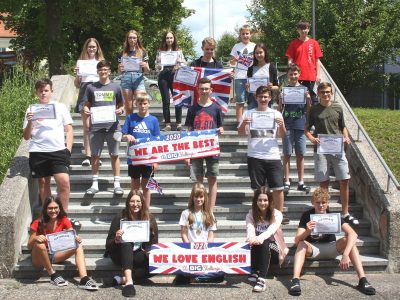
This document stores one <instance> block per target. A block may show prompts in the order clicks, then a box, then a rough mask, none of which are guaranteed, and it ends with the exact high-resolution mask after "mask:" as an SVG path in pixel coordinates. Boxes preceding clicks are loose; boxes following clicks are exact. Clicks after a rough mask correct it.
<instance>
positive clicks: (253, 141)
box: [238, 107, 282, 160]
mask: <svg viewBox="0 0 400 300" xmlns="http://www.w3.org/2000/svg"><path fill="white" fill-rule="evenodd" d="M256 111H257V108H254V109H251V110H246V111H245V112H244V114H243V116H242V119H241V120H240V124H239V126H240V125H241V124H242V122H243V119H245V118H249V117H251V113H252V112H256ZM266 111H267V112H273V113H274V114H275V119H276V118H277V117H281V118H282V114H281V113H280V112H279V111H277V110H275V109H272V108H269V107H268V109H267V110H266ZM275 125H276V126H275V129H271V130H267V129H252V130H250V128H249V126H246V133H247V135H248V148H247V156H249V157H254V158H258V159H264V160H280V159H281V155H280V153H279V146H278V140H277V138H276V131H277V129H278V127H279V125H278V124H276V123H275ZM239 126H238V127H239Z"/></svg>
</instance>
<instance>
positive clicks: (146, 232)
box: [120, 220, 150, 243]
mask: <svg viewBox="0 0 400 300" xmlns="http://www.w3.org/2000/svg"><path fill="white" fill-rule="evenodd" d="M120 229H121V230H123V231H124V233H123V234H122V242H123V243H134V242H148V241H149V239H150V223H149V221H124V220H121V222H120Z"/></svg>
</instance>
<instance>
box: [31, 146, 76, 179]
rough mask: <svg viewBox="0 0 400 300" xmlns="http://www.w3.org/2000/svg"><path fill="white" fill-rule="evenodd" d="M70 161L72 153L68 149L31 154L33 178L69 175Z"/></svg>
mask: <svg viewBox="0 0 400 300" xmlns="http://www.w3.org/2000/svg"><path fill="white" fill-rule="evenodd" d="M70 161H71V153H70V152H69V150H68V149H64V150H59V151H55V152H30V153H29V167H30V168H31V175H32V177H33V178H42V177H49V176H52V175H54V174H58V173H67V174H69V165H70Z"/></svg>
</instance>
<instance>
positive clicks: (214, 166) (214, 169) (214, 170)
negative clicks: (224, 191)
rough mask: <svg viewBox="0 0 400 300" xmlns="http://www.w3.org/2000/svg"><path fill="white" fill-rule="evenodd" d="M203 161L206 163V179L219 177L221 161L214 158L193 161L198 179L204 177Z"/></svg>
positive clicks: (194, 159)
mask: <svg viewBox="0 0 400 300" xmlns="http://www.w3.org/2000/svg"><path fill="white" fill-rule="evenodd" d="M203 160H205V161H206V167H207V172H206V177H217V176H218V175H219V159H217V158H214V157H212V156H208V157H202V158H193V159H191V162H192V169H193V172H194V174H195V175H196V177H204V166H203Z"/></svg>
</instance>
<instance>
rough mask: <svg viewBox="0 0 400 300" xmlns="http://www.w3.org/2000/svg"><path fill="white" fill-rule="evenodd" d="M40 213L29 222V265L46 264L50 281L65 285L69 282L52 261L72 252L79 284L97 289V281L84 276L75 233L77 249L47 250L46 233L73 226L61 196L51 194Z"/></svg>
mask: <svg viewBox="0 0 400 300" xmlns="http://www.w3.org/2000/svg"><path fill="white" fill-rule="evenodd" d="M41 215H42V216H41V217H40V218H38V219H36V220H34V221H33V222H32V224H31V227H30V236H29V241H28V248H29V250H31V251H32V265H33V266H34V267H36V268H45V269H46V271H47V273H48V274H49V275H50V278H51V280H50V282H51V283H52V284H54V285H56V286H66V285H68V282H67V281H66V280H64V278H63V277H62V276H61V275H60V274H59V273H57V272H56V271H54V269H53V265H52V264H53V263H61V262H64V261H65V260H67V259H68V258H70V257H71V256H72V255H75V264H76V266H77V268H78V272H79V277H80V278H81V279H80V281H79V285H78V287H79V288H81V289H85V290H97V289H98V286H97V283H96V282H95V281H94V280H93V279H90V277H89V276H87V272H86V265H85V256H84V253H83V247H82V240H81V238H80V237H79V236H76V242H77V243H78V244H79V245H78V247H77V248H76V249H70V250H65V251H59V252H55V253H49V250H48V245H47V237H46V235H47V234H50V233H57V232H60V231H63V230H70V229H72V224H71V222H70V221H69V219H68V218H67V214H66V213H65V211H64V208H63V206H62V204H61V202H60V200H59V199H58V198H54V197H53V196H50V197H48V198H46V200H45V202H44V204H43V209H42V214H41Z"/></svg>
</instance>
